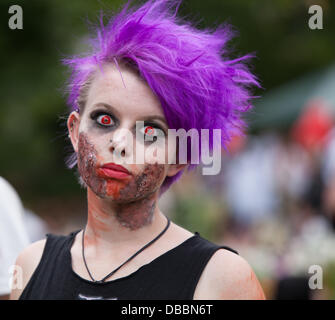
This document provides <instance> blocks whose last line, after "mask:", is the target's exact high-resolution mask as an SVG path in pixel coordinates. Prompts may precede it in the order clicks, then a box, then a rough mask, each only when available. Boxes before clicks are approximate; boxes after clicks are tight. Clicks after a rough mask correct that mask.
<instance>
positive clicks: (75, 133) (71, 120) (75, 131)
mask: <svg viewBox="0 0 335 320" xmlns="http://www.w3.org/2000/svg"><path fill="white" fill-rule="evenodd" d="M79 124H80V115H79V113H78V112H77V111H72V112H71V113H70V115H69V117H68V119H67V129H68V131H69V138H70V139H71V143H72V146H73V149H74V151H75V152H78V137H79Z"/></svg>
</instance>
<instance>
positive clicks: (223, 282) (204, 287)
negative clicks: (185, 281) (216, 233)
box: [193, 249, 265, 300]
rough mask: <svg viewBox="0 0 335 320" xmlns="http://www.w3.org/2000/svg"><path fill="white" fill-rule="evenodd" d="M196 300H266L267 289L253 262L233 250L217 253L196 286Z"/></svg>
mask: <svg viewBox="0 0 335 320" xmlns="http://www.w3.org/2000/svg"><path fill="white" fill-rule="evenodd" d="M193 298H194V299H195V300H200V299H204V300H205V299H206V300H207V299H211V300H264V299H265V295H264V292H263V289H262V287H261V285H260V283H259V281H258V279H257V277H256V275H255V273H254V271H253V270H252V268H251V266H250V265H249V263H248V262H247V261H246V260H245V259H244V258H243V257H241V256H240V255H237V254H235V253H233V252H231V251H229V250H225V249H219V250H217V251H216V252H215V253H214V254H213V256H212V257H211V259H210V260H209V262H208V263H207V265H206V267H205V269H204V271H203V273H202V275H201V277H200V279H199V282H198V285H197V287H196V290H195V293H194V297H193Z"/></svg>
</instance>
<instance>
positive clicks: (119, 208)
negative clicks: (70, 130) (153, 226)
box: [78, 132, 165, 230]
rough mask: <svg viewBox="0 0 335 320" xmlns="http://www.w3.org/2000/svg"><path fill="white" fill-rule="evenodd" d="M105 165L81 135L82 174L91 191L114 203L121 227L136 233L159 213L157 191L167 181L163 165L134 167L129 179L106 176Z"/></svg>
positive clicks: (79, 144)
mask: <svg viewBox="0 0 335 320" xmlns="http://www.w3.org/2000/svg"><path fill="white" fill-rule="evenodd" d="M104 163H105V161H104V159H103V158H102V157H101V156H99V154H98V152H97V150H96V149H95V147H94V145H93V144H92V143H91V142H90V141H89V138H88V135H87V134H86V133H84V132H81V133H80V134H79V142H78V170H79V172H80V175H81V177H82V179H83V180H84V181H85V183H86V185H87V187H88V188H90V189H91V191H92V192H93V193H94V194H95V195H96V196H97V197H99V198H102V199H110V200H111V201H112V202H113V206H114V207H115V209H116V212H117V215H116V218H117V219H118V221H119V222H120V224H122V225H124V226H126V227H128V228H130V229H132V230H134V229H136V228H139V227H140V226H143V225H145V224H149V223H150V222H151V220H152V216H153V213H154V209H155V202H156V200H157V191H158V189H159V187H160V185H161V183H162V182H163V180H164V178H165V166H164V165H163V164H157V163H155V164H145V165H143V166H138V165H135V164H133V165H130V174H129V177H126V178H122V179H117V178H111V177H108V176H106V175H104V174H103V173H102V172H101V166H102V165H103V164H104Z"/></svg>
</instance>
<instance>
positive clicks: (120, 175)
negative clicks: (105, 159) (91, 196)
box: [98, 167, 130, 179]
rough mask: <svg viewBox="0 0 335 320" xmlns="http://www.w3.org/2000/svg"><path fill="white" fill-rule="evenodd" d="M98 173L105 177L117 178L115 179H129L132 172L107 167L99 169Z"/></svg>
mask: <svg viewBox="0 0 335 320" xmlns="http://www.w3.org/2000/svg"><path fill="white" fill-rule="evenodd" d="M98 175H99V176H102V177H104V178H115V179H128V178H129V176H130V174H129V173H126V172H122V171H118V170H113V169H110V168H106V167H101V168H99V169H98Z"/></svg>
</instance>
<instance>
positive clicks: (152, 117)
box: [141, 115, 168, 127]
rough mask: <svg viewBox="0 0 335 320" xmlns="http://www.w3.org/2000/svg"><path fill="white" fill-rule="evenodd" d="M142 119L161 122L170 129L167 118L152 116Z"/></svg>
mask: <svg viewBox="0 0 335 320" xmlns="http://www.w3.org/2000/svg"><path fill="white" fill-rule="evenodd" d="M141 119H142V120H143V121H149V120H155V119H156V120H160V121H161V122H163V123H164V124H165V125H166V126H167V127H168V124H167V123H166V121H165V118H164V117H162V116H158V115H152V116H146V117H141Z"/></svg>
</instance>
